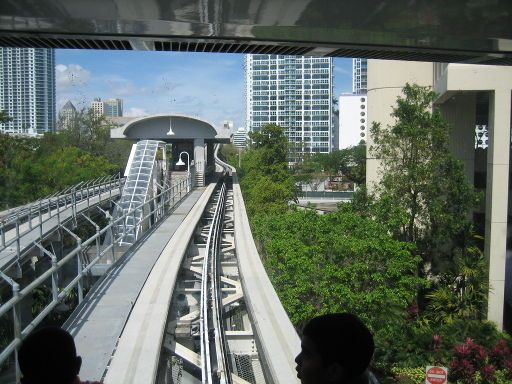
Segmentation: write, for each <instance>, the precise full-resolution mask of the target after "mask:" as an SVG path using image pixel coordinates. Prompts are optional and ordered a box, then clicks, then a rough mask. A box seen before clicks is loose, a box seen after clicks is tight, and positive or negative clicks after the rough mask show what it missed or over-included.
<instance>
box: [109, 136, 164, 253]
mask: <svg viewBox="0 0 512 384" xmlns="http://www.w3.org/2000/svg"><path fill="white" fill-rule="evenodd" d="M158 144H159V141H156V140H141V141H139V142H138V143H137V146H136V149H135V154H134V156H133V162H132V164H131V167H130V170H129V173H128V177H127V178H126V182H125V184H124V188H123V194H122V195H121V198H120V199H119V203H118V205H117V206H116V210H115V211H114V215H113V217H114V219H116V218H118V217H120V216H122V215H125V214H127V213H128V212H132V214H131V215H128V216H126V217H125V219H124V220H123V222H122V223H119V224H117V225H116V229H117V231H116V232H117V233H118V234H122V236H121V237H120V245H124V244H127V245H132V244H134V243H135V241H136V240H137V238H138V235H139V233H140V226H141V224H142V222H141V221H142V217H143V216H144V207H143V206H142V204H143V203H145V202H146V201H147V200H148V195H149V194H150V192H151V190H150V187H151V186H150V184H151V179H152V175H153V170H154V166H155V158H156V154H157V150H158Z"/></svg>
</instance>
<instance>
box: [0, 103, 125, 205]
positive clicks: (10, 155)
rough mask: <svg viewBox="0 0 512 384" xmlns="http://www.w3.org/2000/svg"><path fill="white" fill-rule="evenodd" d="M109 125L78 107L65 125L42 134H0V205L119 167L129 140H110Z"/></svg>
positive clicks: (29, 199)
mask: <svg viewBox="0 0 512 384" xmlns="http://www.w3.org/2000/svg"><path fill="white" fill-rule="evenodd" d="M110 128H111V126H110V125H109V124H108V122H107V121H106V120H105V118H103V117H102V118H96V117H94V115H93V114H92V112H91V111H88V110H83V111H81V112H80V113H78V115H77V117H76V119H74V120H73V121H72V122H71V124H70V125H69V129H65V130H63V131H61V132H59V133H47V134H45V135H44V136H43V137H42V138H31V137H21V136H15V135H7V134H0V178H1V179H2V181H3V183H2V184H0V205H1V206H3V207H13V206H16V205H19V204H22V203H25V202H28V201H32V200H35V199H37V198H40V197H43V196H45V195H48V194H50V193H53V192H56V191H58V190H61V189H64V188H66V187H67V186H70V185H73V184H76V183H78V182H79V181H82V180H88V179H93V178H97V177H100V176H106V175H110V174H113V173H115V172H116V171H119V170H120V169H122V168H123V167H124V165H125V164H126V160H127V158H128V154H129V151H130V148H131V143H130V142H129V141H116V140H112V139H110V137H109V136H110Z"/></svg>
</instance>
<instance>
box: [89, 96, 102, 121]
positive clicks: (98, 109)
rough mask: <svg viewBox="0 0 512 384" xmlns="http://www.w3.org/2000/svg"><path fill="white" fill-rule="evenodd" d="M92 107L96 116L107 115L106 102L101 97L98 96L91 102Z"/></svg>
mask: <svg viewBox="0 0 512 384" xmlns="http://www.w3.org/2000/svg"><path fill="white" fill-rule="evenodd" d="M91 109H92V112H93V113H94V116H96V117H100V116H104V115H105V103H104V102H103V101H101V99H100V98H99V97H96V98H95V99H94V100H93V102H92V103H91Z"/></svg>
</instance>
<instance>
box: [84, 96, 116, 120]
mask: <svg viewBox="0 0 512 384" xmlns="http://www.w3.org/2000/svg"><path fill="white" fill-rule="evenodd" d="M91 109H92V110H93V113H94V116H96V117H100V116H106V117H122V116H123V100H121V99H107V100H101V98H99V97H96V98H95V99H94V100H93V102H92V103H91Z"/></svg>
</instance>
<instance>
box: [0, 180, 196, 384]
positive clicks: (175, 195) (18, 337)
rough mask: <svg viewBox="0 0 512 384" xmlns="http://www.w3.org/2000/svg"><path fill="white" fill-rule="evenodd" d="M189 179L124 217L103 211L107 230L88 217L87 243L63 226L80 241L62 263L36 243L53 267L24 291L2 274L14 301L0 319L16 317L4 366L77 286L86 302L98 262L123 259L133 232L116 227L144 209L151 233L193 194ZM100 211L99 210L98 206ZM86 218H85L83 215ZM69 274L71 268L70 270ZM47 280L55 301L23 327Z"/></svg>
mask: <svg viewBox="0 0 512 384" xmlns="http://www.w3.org/2000/svg"><path fill="white" fill-rule="evenodd" d="M188 185H189V180H182V181H180V182H179V183H176V184H175V185H173V186H170V187H169V188H167V189H165V190H163V191H162V192H161V193H159V194H157V195H156V196H155V197H154V198H152V199H150V200H148V201H146V202H145V203H143V204H141V206H136V207H134V208H133V209H132V210H130V211H128V212H127V213H126V214H124V215H123V216H120V217H118V218H116V219H114V218H112V216H111V215H110V214H108V212H105V211H102V212H104V213H105V214H106V216H107V217H108V218H109V219H110V222H109V224H108V225H106V226H105V227H104V228H102V229H100V228H99V226H98V225H97V224H95V223H94V222H93V221H92V220H91V219H90V218H88V219H89V220H90V221H91V222H92V223H93V224H94V225H95V227H96V233H95V234H94V235H92V236H91V237H89V238H88V239H87V240H81V239H80V237H79V236H77V235H76V234H75V233H73V232H72V231H71V230H70V229H68V228H66V227H65V226H64V225H62V224H61V225H60V227H61V228H62V229H63V230H64V231H66V232H67V233H69V234H70V235H71V236H72V237H73V238H74V239H75V240H76V243H77V245H76V247H75V248H74V249H73V250H71V251H70V252H69V253H67V254H66V255H65V256H63V257H62V258H61V259H60V260H57V257H56V256H55V255H54V254H53V253H51V252H50V251H49V250H48V249H46V248H45V247H44V246H43V245H42V244H40V243H38V242H34V245H35V246H37V247H38V248H40V250H41V251H42V253H43V254H44V255H46V256H48V257H49V258H50V259H51V262H52V263H51V267H50V268H49V269H48V270H46V271H45V272H43V273H42V274H41V275H40V276H38V277H37V278H36V279H34V280H33V281H32V282H31V283H29V284H28V285H27V286H26V287H24V288H21V286H20V284H19V283H18V282H16V281H15V280H14V279H12V278H11V277H9V276H7V275H6V274H5V273H3V272H1V271H0V280H4V281H5V282H7V283H8V284H9V285H10V286H11V289H12V298H10V299H9V300H8V301H7V302H5V303H4V304H2V305H1V306H0V318H2V316H6V315H8V314H9V313H11V315H12V319H13V321H12V334H13V337H12V340H11V341H10V342H9V344H8V345H7V346H5V347H4V348H3V350H2V351H1V352H0V366H1V365H2V364H4V362H5V361H6V360H7V359H8V358H9V357H10V356H12V354H13V353H14V352H15V351H17V349H18V347H19V345H20V344H21V341H22V340H23V339H24V338H25V337H26V336H27V335H28V334H29V333H30V332H31V331H32V330H33V329H34V328H35V327H36V326H37V325H38V324H40V323H41V322H42V321H43V319H44V318H45V317H46V316H48V315H49V314H50V313H51V312H52V311H53V310H54V309H55V308H56V306H57V305H59V304H60V303H61V302H62V301H63V300H64V298H66V297H67V296H68V295H69V293H70V292H71V291H72V290H73V289H74V288H75V287H77V290H78V292H77V293H78V295H77V296H78V303H80V302H81V301H82V300H83V293H84V292H83V289H84V288H83V279H84V278H85V277H86V276H87V274H88V273H89V272H90V271H91V269H92V268H93V266H94V265H95V264H97V263H98V261H100V260H101V259H102V258H103V257H105V256H106V255H107V254H108V253H109V252H110V253H111V255H112V259H113V262H112V265H114V264H116V262H117V261H118V260H119V259H120V258H121V257H122V256H121V257H120V258H118V259H117V260H116V254H115V247H116V246H118V244H119V243H122V242H123V241H122V240H123V239H122V237H123V236H128V235H129V232H126V231H125V232H121V233H120V234H119V233H116V231H115V228H116V226H118V224H119V223H121V222H123V221H125V219H126V217H127V216H131V217H134V216H135V214H136V213H135V212H136V211H137V210H140V209H141V208H143V209H142V211H143V212H148V213H147V214H146V215H143V216H142V217H140V219H139V220H140V221H141V222H142V221H146V222H147V223H148V226H147V229H148V230H149V229H150V228H151V227H153V226H154V225H155V224H157V223H158V222H159V221H160V220H161V219H162V218H164V217H165V216H167V215H168V214H169V213H170V211H171V210H172V209H173V208H174V207H175V206H176V204H177V203H178V202H180V201H181V200H182V199H183V198H184V197H185V196H186V195H187V194H188V192H189V189H188ZM98 208H99V207H98ZM83 216H85V215H83ZM133 230H136V226H134V227H133ZM107 234H109V235H110V239H111V242H110V244H108V245H106V244H104V246H103V247H102V246H100V240H101V238H102V237H106V235H107ZM91 247H96V256H95V257H94V258H92V259H91V260H85V258H83V257H82V255H83V254H84V252H86V251H87V249H89V248H91ZM70 263H76V266H77V269H76V270H77V273H76V276H74V277H73V278H72V279H71V281H70V282H69V283H68V284H67V285H66V286H65V287H59V286H58V281H59V279H58V278H59V272H62V269H63V268H64V267H65V266H68V265H69V264H70ZM66 271H67V272H69V268H67V269H66ZM47 281H51V292H52V298H51V301H50V302H49V303H48V304H47V305H46V306H45V307H44V308H42V310H41V311H40V312H39V314H38V315H37V316H36V317H35V318H34V319H33V320H32V321H30V323H28V324H27V325H26V326H22V323H21V318H20V305H21V301H22V300H23V299H24V298H27V297H30V296H31V295H32V293H33V292H34V290H35V289H36V288H38V287H39V286H41V285H42V284H44V283H45V282H47ZM14 356H15V363H16V364H15V367H16V376H17V380H18V381H19V370H18V364H17V354H14Z"/></svg>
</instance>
